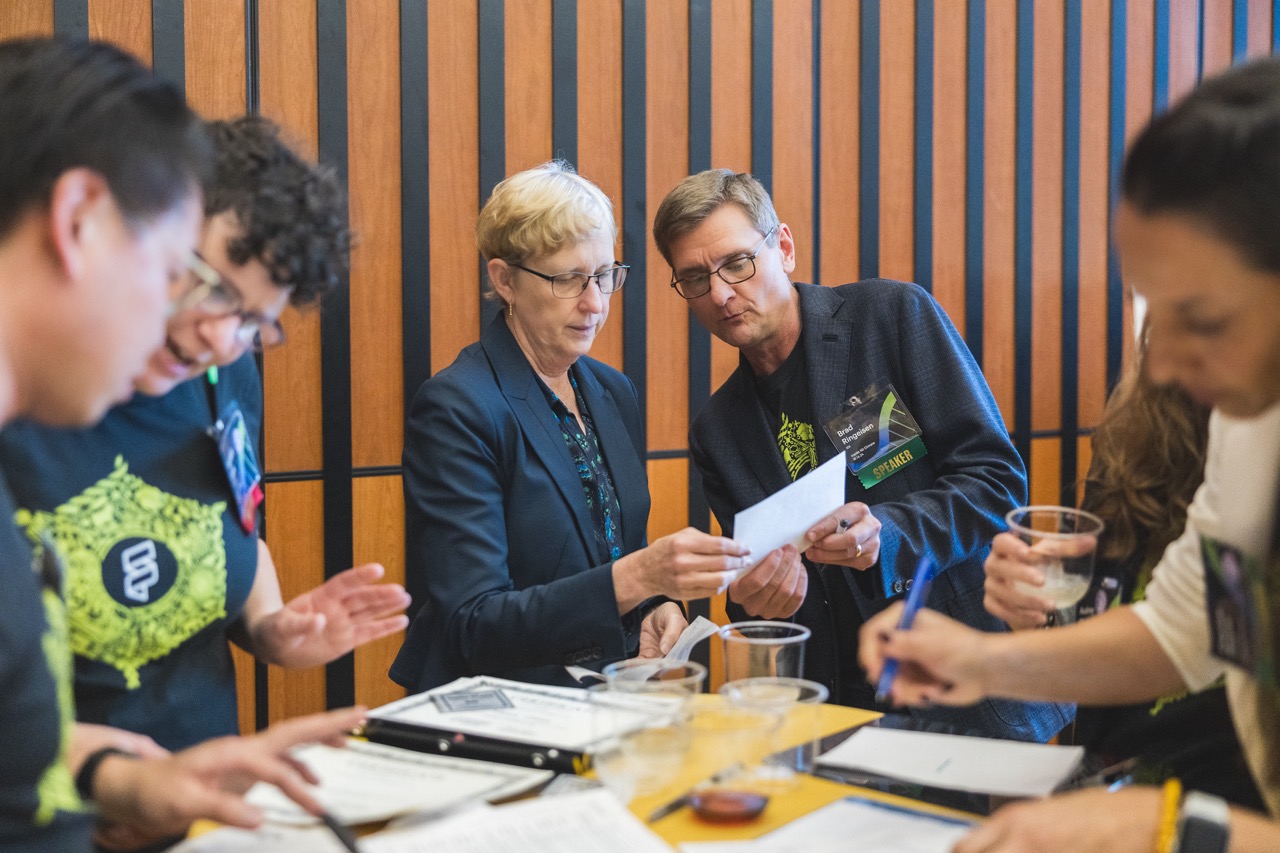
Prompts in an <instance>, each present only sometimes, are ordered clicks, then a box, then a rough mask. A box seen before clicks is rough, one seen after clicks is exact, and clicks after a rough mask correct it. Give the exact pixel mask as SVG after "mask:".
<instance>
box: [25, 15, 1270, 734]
mask: <svg viewBox="0 0 1280 853" xmlns="http://www.w3.org/2000/svg"><path fill="white" fill-rule="evenodd" d="M55 31H56V32H59V33H64V34H68V35H72V36H86V35H88V36H92V37H94V38H104V39H109V40H111V41H114V42H117V43H119V44H121V45H123V46H124V47H126V48H127V49H129V50H131V51H133V52H134V53H136V54H137V55H138V56H139V57H141V58H142V59H143V60H144V61H146V62H154V63H155V66H156V68H157V71H158V72H159V73H162V74H167V75H168V76H170V77H171V78H172V79H175V80H176V81H177V82H179V83H181V84H182V85H184V86H185V88H186V91H187V93H188V96H189V98H190V99H191V101H192V103H193V104H194V105H195V106H196V108H197V109H199V110H200V111H201V112H202V113H204V114H205V115H207V116H232V115H236V114H239V113H243V112H245V111H260V112H262V113H265V114H267V115H269V116H271V117H272V118H274V119H276V120H277V121H279V122H280V123H281V124H282V125H283V126H284V127H285V128H286V129H287V130H288V132H289V134H290V135H291V136H292V137H293V138H294V139H295V140H296V141H297V143H298V144H299V145H300V146H301V148H302V150H304V151H305V152H307V153H308V154H309V155H316V154H317V153H318V154H319V155H320V156H321V157H322V159H325V160H326V161H327V162H329V163H331V164H333V165H334V166H335V168H337V169H338V171H339V173H340V174H341V175H342V176H343V177H344V179H346V180H347V182H348V186H349V189H350V196H351V218H352V222H353V225H354V227H355V229H356V230H357V232H358V234H359V244H358V246H357V248H356V250H355V252H354V254H353V258H352V272H351V278H350V282H349V287H344V288H342V289H341V291H340V292H339V293H337V294H335V295H334V298H333V299H331V300H329V302H328V303H327V304H326V306H325V309H324V310H325V311H326V312H327V315H326V316H327V317H328V321H327V322H325V323H322V322H321V317H320V315H319V314H318V313H316V312H311V313H307V314H302V315H295V314H291V315H290V316H288V317H287V318H286V326H287V330H288V335H289V344H288V346H286V347H284V348H282V349H280V350H278V351H273V352H271V353H269V354H267V356H266V357H265V359H264V365H263V375H264V384H265V390H266V404H267V409H266V423H265V428H264V462H265V467H266V470H267V472H268V502H267V507H268V510H267V522H266V530H267V539H268V542H269V543H270V545H271V548H272V551H273V553H274V555H275V558H276V562H277V564H278V566H279V568H280V571H281V574H282V578H283V585H284V588H285V590H286V592H294V593H296V592H298V591H301V590H303V589H306V588H308V587H310V586H313V585H315V584H317V583H319V582H321V581H322V580H323V578H324V577H325V576H326V574H332V573H334V572H336V571H340V570H342V569H344V568H346V566H347V565H349V564H351V563H353V562H356V561H366V560H378V561H381V562H382V563H384V564H385V565H386V566H387V569H388V575H389V576H391V577H393V578H399V577H402V576H403V571H404V558H403V547H404V531H403V517H404V515H403V501H402V497H401V492H400V472H399V463H400V451H401V443H402V422H403V417H404V407H405V400H406V399H407V398H408V397H409V396H411V395H412V393H413V390H414V389H416V387H417V385H418V384H419V383H420V382H421V381H422V380H423V379H424V378H426V377H427V376H429V375H430V374H431V373H432V372H434V371H435V370H438V369H440V368H441V367H443V366H445V365H447V364H448V363H449V362H450V361H451V360H452V359H453V357H454V356H455V355H456V354H457V352H458V351H459V350H460V349H461V348H462V347H463V346H465V345H467V344H468V343H470V342H471V341H473V340H475V339H476V338H477V336H478V334H479V329H480V323H481V318H482V316H488V314H487V313H486V312H487V310H492V309H486V308H485V307H484V306H482V303H481V299H480V294H481V280H480V269H481V267H480V261H479V258H478V256H477V254H476V251H475V248H474V244H473V240H472V228H473V225H474V220H475V217H476V214H477V212H478V210H479V207H480V205H481V203H482V201H483V199H484V198H485V197H486V196H487V194H488V191H489V189H491V187H492V184H493V183H494V182H495V181H496V180H498V179H500V178H501V176H502V175H504V174H507V173H510V172H512V171H516V170H519V169H523V168H526V167H528V166H532V165H535V164H537V163H539V162H541V161H543V160H546V159H547V158H548V157H550V156H561V157H564V158H566V159H568V160H569V161H571V162H573V163H575V164H576V165H577V166H578V168H579V170H580V171H581V172H582V173H583V174H585V175H587V176H588V177H590V178H592V179H593V180H595V181H596V182H597V183H598V184H600V186H601V187H603V188H604V190H605V191H606V192H607V193H608V194H609V196H610V197H611V198H612V199H613V201H614V204H615V206H616V211H617V214H618V218H619V224H620V226H621V228H622V232H621V235H622V236H621V239H620V246H619V253H620V257H621V259H622V260H624V261H627V262H629V263H631V264H632V265H633V269H634V272H633V275H632V277H631V278H629V279H628V283H627V287H626V289H625V291H624V292H623V294H622V298H618V299H615V300H614V304H613V309H612V313H611V317H610V321H609V326H608V327H607V329H606V330H605V332H604V333H603V334H602V336H601V338H600V339H599V340H598V341H597V343H596V347H595V351H594V353H593V354H594V355H597V356H599V357H601V358H603V359H604V360H605V361H607V362H609V363H610V364H613V365H615V366H616V367H619V368H620V369H623V370H624V371H626V372H627V373H628V374H629V375H630V376H631V377H632V378H633V380H634V381H636V383H637V386H638V388H639V391H640V395H641V402H642V405H643V406H644V407H645V409H646V416H647V424H648V447H649V461H648V466H649V474H650V484H651V488H652V491H653V514H652V517H651V520H650V531H649V532H650V536H651V537H656V536H660V535H662V534H665V533H668V532H671V531H673V530H675V529H678V528H679V527H682V526H684V525H686V524H694V525H696V526H703V527H706V526H709V525H710V524H712V523H713V522H712V521H711V520H710V519H709V517H708V513H707V509H706V504H705V500H704V499H703V497H702V495H701V494H700V491H699V489H698V488H697V486H696V482H691V480H690V476H689V463H688V458H687V443H686V432H687V428H688V421H689V412H690V411H691V410H693V409H696V407H697V405H699V404H700V402H701V401H702V400H705V399H706V395H707V394H708V393H709V392H710V391H711V390H712V389H713V388H714V387H716V386H717V385H719V384H720V382H722V381H723V380H724V378H725V377H726V376H727V375H728V374H729V373H730V372H731V371H732V370H733V368H734V367H735V366H736V361H737V359H736V354H735V353H733V352H732V351H731V350H730V349H729V348H728V347H725V346H724V345H722V344H720V342H719V341H715V340H710V339H709V338H708V337H707V336H706V335H705V333H704V332H702V331H701V330H700V329H699V328H697V327H696V324H695V325H694V327H693V328H690V325H689V317H688V313H687V311H686V309H685V307H684V305H683V303H682V301H681V300H680V299H679V298H678V297H676V296H675V295H674V294H673V293H672V292H671V291H670V289H669V288H668V287H667V282H668V280H669V270H668V269H667V268H666V266H665V264H664V263H663V262H662V259H661V257H660V256H659V255H658V253H657V251H656V249H655V248H654V247H653V246H652V245H651V241H649V239H648V225H649V220H650V217H651V216H652V213H653V211H654V210H655V209H656V207H657V204H658V202H659V201H660V200H661V198H662V197H663V195H664V194H665V193H666V191H667V190H668V189H670V187H671V186H672V185H674V184H675V182H676V181H678V180H679V179H680V178H682V177H683V176H684V175H686V174H687V173H688V172H689V171H691V170H694V169H700V168H705V167H707V166H727V167H730V168H734V169H740V170H750V171H753V172H754V173H755V174H757V176H759V177H760V178H761V180H762V181H764V182H765V184H766V186H768V187H769V188H770V190H771V192H772V193H773V196H774V199H775V202H776V204H777V207H778V211H779V214H780V215H781V217H782V218H783V220H784V221H786V222H788V223H789V224H790V225H791V228H792V231H793V232H794V234H795V236H796V240H797V245H798V248H799V258H798V269H797V278H798V279H801V280H811V281H818V282H821V283H824V284H839V283H843V282H846V281H852V280H855V279H857V278H859V277H864V276H867V275H876V274H879V275H886V276H891V277H896V278H903V279H910V280H915V281H918V282H920V283H921V284H922V285H924V286H926V287H928V288H930V289H931V290H932V291H933V293H934V294H935V295H936V296H937V298H938V299H939V301H940V302H941V303H942V305H943V306H944V308H946V310H947V312H948V313H949V314H950V316H951V317H952V319H953V321H954V322H955V323H956V325H957V327H958V328H959V329H960V330H961V332H962V333H963V334H964V335H965V338H966V340H967V341H968V343H969V345H970V348H971V349H972V350H973V352H974V354H975V357H977V358H978V360H979V362H980V363H981V364H982V366H983V369H984V371H985V373H986V375H987V379H988V381H989V383H990V385H991V387H992V390H993V391H994V392H995V395H996V399H997V401H998V402H999V404H1000V406H1001V409H1002V411H1003V412H1004V414H1005V418H1006V422H1007V425H1008V427H1009V429H1010V431H1011V433H1012V434H1013V436H1014V439H1015V442H1016V443H1017V445H1018V447H1019V450H1020V451H1021V452H1022V453H1023V455H1024V458H1026V460H1027V463H1028V466H1029V468H1030V471H1031V494H1032V498H1033V500H1035V501H1044V502H1057V501H1060V500H1072V499H1073V496H1074V494H1075V492H1076V488H1077V484H1078V481H1079V479H1080V477H1081V476H1082V473H1083V472H1084V471H1085V470H1086V469H1087V466H1088V432H1089V430H1090V428H1091V427H1092V426H1093V425H1094V424H1096V422H1097V420H1098V417H1099V415H1100V414H1101V411H1102V406H1103V402H1104V400H1105V396H1106V392H1107V389H1108V388H1109V386H1110V384H1111V383H1112V382H1113V381H1114V379H1115V376H1116V374H1117V372H1118V371H1119V369H1120V365H1121V361H1122V358H1123V356H1124V353H1125V352H1126V351H1127V350H1128V349H1129V348H1130V344H1129V334H1128V332H1127V329H1128V319H1127V318H1128V306H1127V305H1126V304H1125V299H1124V293H1123V288H1122V287H1121V284H1120V282H1119V280H1118V275H1117V270H1116V266H1115V259H1114V256H1113V254H1112V252H1111V248H1110V241H1109V239H1108V231H1107V221H1108V214H1109V199H1110V198H1112V196H1113V191H1114V182H1115V170H1116V167H1117V165H1118V163H1119V157H1120V154H1121V152H1122V150H1123V146H1124V143H1125V140H1126V139H1128V138H1130V137H1131V136H1132V134H1133V133H1134V132H1135V130H1136V129H1137V128H1139V127H1140V126H1141V125H1142V123H1143V122H1144V121H1145V120H1146V119H1147V118H1148V117H1149V116H1150V115H1151V114H1152V113H1153V112H1154V111H1159V110H1161V109H1164V108H1165V107H1166V106H1167V105H1168V103H1169V102H1170V101H1172V100H1175V99H1176V98H1178V97H1179V96H1180V95H1182V94H1183V93H1185V92H1186V91H1187V89H1189V88H1190V87H1191V86H1193V85H1194V84H1195V81H1196V80H1197V79H1199V78H1200V77H1201V76H1203V75H1204V74H1208V73H1212V72H1214V71H1216V70H1218V69H1221V68H1224V67H1227V66H1228V65H1230V64H1232V63H1235V62H1240V61H1243V60H1245V59H1246V58H1248V57H1252V56H1257V55H1261V54H1265V53H1268V52H1270V51H1272V50H1275V49H1276V47H1277V45H1278V44H1280V0H888V1H887V2H880V0H860V2H859V0H400V2H397V0H347V2H342V0H270V2H259V0H244V1H243V2H237V0H10V2H6V3H4V4H0V37H6V38H7V37H13V36H18V35H24V34H47V33H52V32H55ZM693 479H694V480H695V481H696V476H695V477H694V478H693ZM348 552H349V553H348ZM712 610H713V611H715V612H716V613H722V612H723V611H722V607H714V606H713V608H712ZM398 643H399V640H398V638H389V639H388V640H386V641H384V642H382V643H378V644H376V646H375V647H371V648H365V649H361V650H359V651H358V652H357V653H356V654H355V655H354V656H352V657H351V658H349V659H347V660H345V661H341V662H338V663H337V664H333V665H331V666H330V667H328V668H327V669H326V670H323V671H322V670H317V671H313V672H307V673H288V674H285V673H281V672H277V671H271V672H267V671H266V670H265V669H264V668H260V667H255V666H254V665H253V664H252V662H251V661H247V660H244V659H243V658H242V659H241V660H240V661H239V663H240V664H241V665H242V672H241V690H242V696H241V702H242V725H243V726H244V728H245V729H246V730H248V729H251V728H254V727H256V726H261V725H264V724H265V723H266V722H268V721H270V720H275V719H279V718H281V717H284V716H288V715H292V714H297V713H302V712H305V711H310V710H315V709H319V708H322V707H324V706H326V705H334V704H339V703H342V702H350V701H360V702H364V703H368V704H380V703H382V702H386V701H388V700H390V699H392V698H394V697H396V696H397V695H399V694H400V691H399V689H398V688H396V687H395V686H394V685H393V684H391V682H390V681H389V680H388V679H387V678H386V667H387V665H388V664H389V661H390V660H391V658H392V657H393V656H394V654H395V650H396V649H397V647H398Z"/></svg>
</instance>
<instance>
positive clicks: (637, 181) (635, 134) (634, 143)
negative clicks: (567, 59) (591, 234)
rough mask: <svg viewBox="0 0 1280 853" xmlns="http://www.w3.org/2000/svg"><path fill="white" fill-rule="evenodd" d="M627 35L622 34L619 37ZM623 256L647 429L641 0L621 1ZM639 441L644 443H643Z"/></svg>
mask: <svg viewBox="0 0 1280 853" xmlns="http://www.w3.org/2000/svg"><path fill="white" fill-rule="evenodd" d="M623 35H625V37H622V36H623ZM619 37H620V38H621V40H622V255H623V257H624V258H625V259H626V261H627V263H629V264H630V265H631V272H630V274H629V275H628V276H627V286H626V287H624V288H622V369H623V371H624V372H625V373H626V374H627V376H628V377H629V378H630V379H631V381H632V382H633V383H634V384H635V386H636V395H637V396H638V397H639V402H640V423H641V424H643V425H645V432H646V433H647V432H648V429H647V425H648V420H647V412H648V408H649V406H648V390H649V389H648V382H649V366H648V364H647V362H646V358H647V356H648V346H647V337H648V334H649V331H648V319H647V316H646V303H645V298H646V286H647V279H648V269H647V267H648V263H647V262H646V260H645V258H646V252H647V251H648V245H649V218H648V210H647V205H646V203H645V193H646V186H645V185H646V182H647V178H648V175H647V170H646V168H645V157H646V145H645V134H646V116H645V91H646V90H645V57H644V52H645V39H646V38H647V37H648V36H647V33H646V32H645V4H644V0H622V33H620V34H619ZM641 446H643V447H647V446H648V444H647V440H646V443H644V444H642V445H641Z"/></svg>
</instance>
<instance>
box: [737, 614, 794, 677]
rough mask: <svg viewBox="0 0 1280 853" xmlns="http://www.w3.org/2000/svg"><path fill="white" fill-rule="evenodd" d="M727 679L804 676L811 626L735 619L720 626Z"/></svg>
mask: <svg viewBox="0 0 1280 853" xmlns="http://www.w3.org/2000/svg"><path fill="white" fill-rule="evenodd" d="M720 639H721V640H722V641H723V643H724V680H725V681H726V682H729V681H737V680H739V679H742V678H763V677H773V678H779V677H781V678H801V677H803V675H804V645H805V642H806V641H807V640H808V639H809V629H808V628H806V627H804V626H803V625H796V624H795V623H793V622H766V621H760V622H734V623H732V624H729V625H725V626H724V627H723V628H721V629H720Z"/></svg>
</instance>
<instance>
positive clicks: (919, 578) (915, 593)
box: [876, 556, 937, 703]
mask: <svg viewBox="0 0 1280 853" xmlns="http://www.w3.org/2000/svg"><path fill="white" fill-rule="evenodd" d="M935 574H937V564H936V563H934V562H933V560H930V559H929V558H928V557H927V556H926V557H921V558H920V565H918V566H917V567H916V574H915V577H914V578H912V580H911V590H910V592H908V593H907V603H906V604H904V605H903V607H902V615H901V616H900V617H899V618H898V630H899V631H910V630H911V626H912V625H913V624H914V623H915V621H916V614H917V613H919V612H920V608H921V607H924V603H925V602H926V601H927V600H928V599H929V588H930V587H931V586H933V578H934V575H935ZM898 666H899V664H898V659H897V658H889V659H888V660H886V661H885V662H884V668H883V669H881V670H880V680H879V681H877V682H876V701H877V702H882V703H884V702H888V701H890V700H891V699H892V698H893V681H894V679H895V678H897V677H898Z"/></svg>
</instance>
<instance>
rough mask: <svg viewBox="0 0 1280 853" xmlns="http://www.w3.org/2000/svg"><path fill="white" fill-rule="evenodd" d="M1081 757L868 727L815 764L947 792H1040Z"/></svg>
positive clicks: (1073, 752)
mask: <svg viewBox="0 0 1280 853" xmlns="http://www.w3.org/2000/svg"><path fill="white" fill-rule="evenodd" d="M1083 756H1084V749H1083V748H1082V747H1078V746H1049V745H1047V744H1040V743H1021V742H1019V741H1012V740H994V739H991V738H980V737H963V736H960V735H945V734H936V733H934V732H913V731H903V730H900V729H881V728H876V727H874V726H868V727H864V728H862V729H859V730H858V731H856V732H854V733H853V736H852V737H850V738H849V739H848V740H846V741H845V742H844V743H842V744H840V745H839V746H837V747H836V748H835V749H833V750H831V751H830V752H827V753H825V754H823V755H822V756H820V757H819V758H818V763H819V764H820V765H823V766H827V767H838V768H843V769H846V770H862V771H865V772H867V773H872V774H875V775H877V776H887V777H890V778H892V779H900V780H902V781H904V782H913V783H915V784H918V785H928V786H930V787H934V788H948V789H950V790H953V791H970V792H973V793H978V794H996V795H998V796H1002V797H1043V796H1047V795H1048V794H1050V793H1052V792H1053V790H1054V789H1055V788H1056V787H1058V785H1060V784H1062V782H1063V781H1065V780H1066V778H1067V777H1068V776H1069V775H1070V774H1071V771H1072V770H1074V769H1075V767H1076V765H1077V764H1079V763H1080V759H1081V758H1082V757H1083Z"/></svg>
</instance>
